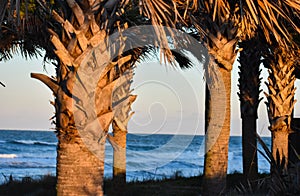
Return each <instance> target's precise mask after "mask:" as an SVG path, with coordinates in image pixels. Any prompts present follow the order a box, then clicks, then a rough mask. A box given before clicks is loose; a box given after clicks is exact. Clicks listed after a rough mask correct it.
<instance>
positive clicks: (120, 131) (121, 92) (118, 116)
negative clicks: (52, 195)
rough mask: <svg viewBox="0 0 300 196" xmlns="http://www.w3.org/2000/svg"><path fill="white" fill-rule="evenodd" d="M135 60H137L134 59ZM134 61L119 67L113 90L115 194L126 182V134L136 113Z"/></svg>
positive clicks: (111, 137)
mask: <svg viewBox="0 0 300 196" xmlns="http://www.w3.org/2000/svg"><path fill="white" fill-rule="evenodd" d="M134 62H135V61H134ZM132 64H133V63H129V64H125V65H123V66H122V65H121V66H120V68H119V74H120V80H119V82H118V83H116V86H115V88H114V92H113V97H112V99H113V111H114V118H113V122H112V128H113V134H112V135H110V134H109V135H108V139H109V142H110V143H111V144H112V147H113V183H114V186H115V188H114V192H115V194H118V193H120V191H122V189H124V187H125V183H126V136H127V132H128V131H127V125H128V122H129V120H130V118H131V116H132V115H133V114H134V112H130V111H131V105H132V103H133V102H134V100H135V99H136V96H134V95H131V89H130V87H131V83H132V79H133V67H132Z"/></svg>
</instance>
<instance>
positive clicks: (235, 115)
mask: <svg viewBox="0 0 300 196" xmlns="http://www.w3.org/2000/svg"><path fill="white" fill-rule="evenodd" d="M44 68H45V69H44ZM237 69H238V65H237V63H235V64H234V68H233V74H232V95H231V100H232V104H231V111H232V112H231V113H232V114H231V135H241V120H240V111H239V101H238V96H237V92H238V87H237V80H238V70H237ZM31 72H38V73H44V74H46V75H49V76H51V75H53V74H54V67H53V66H52V65H50V64H46V66H45V67H43V59H42V58H38V59H32V60H25V59H24V58H22V57H20V56H18V55H16V56H14V58H13V59H11V60H9V61H6V62H0V81H1V82H2V83H4V84H5V85H6V87H5V88H3V87H1V86H0V95H1V98H0V100H1V101H0V108H1V112H0V129H9V130H52V129H54V127H55V126H54V125H53V124H51V121H50V120H49V119H50V118H51V117H52V116H53V115H54V108H53V106H52V105H50V101H51V100H53V95H52V93H51V92H50V90H49V89H48V87H46V86H45V85H44V84H42V83H41V82H39V81H37V80H35V79H31V78H30V73H31ZM262 75H263V80H264V81H266V78H267V71H266V70H265V69H263V71H262ZM204 85H205V83H204V80H203V71H202V67H201V65H199V66H196V67H194V68H192V69H189V70H179V69H176V70H175V69H173V68H170V67H169V66H166V65H164V64H160V63H159V62H157V61H155V60H153V61H148V62H144V63H140V64H138V65H137V68H136V70H135V75H134V79H133V84H132V88H133V89H134V91H133V94H136V95H138V97H137V100H136V101H135V102H134V103H133V105H132V110H133V111H135V114H134V115H133V118H132V119H131V121H130V122H129V125H128V130H129V133H145V134H155V133H160V134H204V123H203V122H204V96H205V94H204V92H205V91H204ZM296 86H299V83H298V82H297V83H296ZM262 89H263V91H264V92H267V89H266V85H265V84H264V82H263V83H262ZM260 96H261V97H264V100H263V101H262V102H261V104H260V106H259V119H258V129H257V130H258V132H259V134H260V135H262V136H269V135H270V133H269V131H268V125H269V123H268V119H267V113H266V106H265V103H264V102H265V101H266V99H265V96H264V94H263V93H261V95H260ZM297 97H299V96H298V93H296V99H297ZM298 105H299V103H298V104H296V106H295V107H296V108H297V106H298ZM297 112H298V111H297V109H296V110H295V115H296V116H298V113H297ZM299 112H300V111H299Z"/></svg>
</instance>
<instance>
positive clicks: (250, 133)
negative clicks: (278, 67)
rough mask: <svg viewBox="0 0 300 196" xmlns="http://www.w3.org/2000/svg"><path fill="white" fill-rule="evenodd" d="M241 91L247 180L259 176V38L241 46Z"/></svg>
mask: <svg viewBox="0 0 300 196" xmlns="http://www.w3.org/2000/svg"><path fill="white" fill-rule="evenodd" d="M239 47H240V48H241V49H242V51H241V52H240V57H239V62H240V66H239V69H240V72H239V76H240V77H239V90H240V92H239V93H238V95H239V98H240V111H241V118H242V143H243V174H244V176H245V177H246V178H247V179H255V178H257V176H258V167H257V139H256V132H257V131H256V127H257V126H256V120H257V109H258V105H259V102H260V100H261V99H259V93H260V92H261V91H260V90H259V87H260V80H261V78H260V72H261V70H260V68H259V66H260V63H261V52H260V51H261V48H260V42H259V40H258V38H257V37H254V38H252V39H250V40H248V41H243V42H242V43H240V44H239Z"/></svg>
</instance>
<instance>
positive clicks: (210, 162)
mask: <svg viewBox="0 0 300 196" xmlns="http://www.w3.org/2000/svg"><path fill="white" fill-rule="evenodd" d="M219 72H220V75H221V78H219V80H221V81H223V84H224V88H218V87H211V88H210V89H209V95H210V96H208V97H207V98H208V99H209V101H206V103H207V104H209V105H206V107H208V109H207V110H206V111H207V112H206V114H207V115H208V116H206V118H207V119H208V120H209V121H207V125H206V127H209V126H212V128H208V130H207V132H206V150H207V152H206V154H205V162H204V178H203V195H219V194H222V193H224V191H225V190H226V175H227V167H228V145H229V134H230V94H231V71H229V70H225V69H219ZM222 91H223V92H222ZM220 94H221V95H224V94H225V95H226V97H223V96H220ZM224 99H225V100H224ZM224 101H225V104H226V106H225V108H226V109H225V118H224V119H222V117H221V116H220V115H219V114H221V113H224V111H220V110H219V109H220V107H217V106H216V104H222V103H223V102H224ZM210 119H217V120H218V122H217V124H215V125H211V124H210V123H212V121H211V120H210ZM220 122H221V125H220ZM209 124H210V125H209ZM214 126H215V127H214ZM218 128H220V129H221V130H220V132H216V129H218ZM214 129H215V130H214Z"/></svg>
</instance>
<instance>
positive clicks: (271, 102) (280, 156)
mask: <svg viewBox="0 0 300 196" xmlns="http://www.w3.org/2000/svg"><path fill="white" fill-rule="evenodd" d="M271 52H272V53H271V54H270V55H271V56H269V57H267V60H266V62H265V63H266V64H267V67H268V68H269V73H270V75H269V78H268V89H269V92H268V94H266V96H267V100H268V101H267V103H266V104H267V107H268V115H269V121H270V127H269V129H270V131H271V133H272V154H273V157H274V158H275V160H276V162H277V163H278V165H282V166H283V171H284V172H286V171H287V166H288V143H289V142H288V141H289V140H288V138H289V134H290V133H291V118H292V112H293V109H294V105H295V103H296V100H294V95H295V91H296V88H295V86H294V83H295V80H296V78H295V75H294V69H295V67H294V63H295V59H296V56H295V54H293V52H292V51H290V50H287V49H285V48H284V47H276V48H275V49H273V50H272V51H271ZM272 169H274V168H272Z"/></svg>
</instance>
